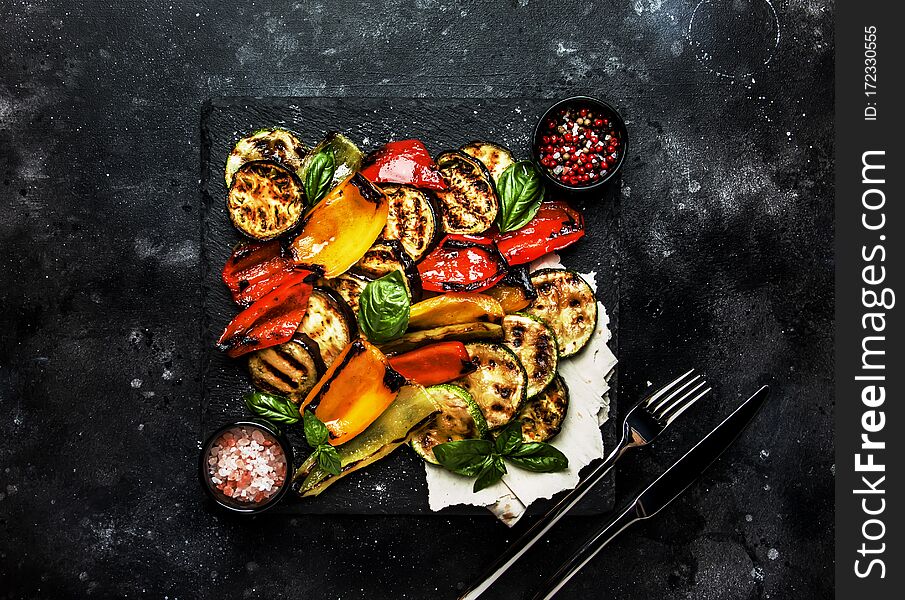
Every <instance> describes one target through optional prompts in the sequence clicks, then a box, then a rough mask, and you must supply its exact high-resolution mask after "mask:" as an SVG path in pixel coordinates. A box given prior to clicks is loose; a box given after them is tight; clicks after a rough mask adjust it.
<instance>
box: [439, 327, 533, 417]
mask: <svg viewBox="0 0 905 600" xmlns="http://www.w3.org/2000/svg"><path fill="white" fill-rule="evenodd" d="M465 348H466V349H467V350H468V355H469V356H470V357H471V359H472V361H473V362H474V363H475V365H476V366H477V370H476V371H474V372H472V373H469V374H468V375H466V376H464V377H462V378H460V379H457V380H455V381H453V382H452V383H453V384H454V385H458V386H461V387H463V388H465V390H466V391H468V392H469V393H471V395H472V396H473V397H474V399H475V402H477V403H478V406H480V407H481V412H482V413H483V414H484V418H485V419H486V420H487V427H488V428H490V429H497V428H499V427H502V426H503V425H505V424H506V423H508V422H509V421H511V420H512V419H513V418H514V417H515V415H516V414H517V413H518V411H519V409H520V408H521V407H522V404H524V402H525V399H526V393H527V390H528V375H527V374H526V373H525V368H524V367H523V366H522V363H521V362H519V359H518V356H516V355H515V352H513V351H512V350H510V349H509V348H507V347H506V346H504V345H503V344H494V343H490V342H469V343H467V344H465Z"/></svg>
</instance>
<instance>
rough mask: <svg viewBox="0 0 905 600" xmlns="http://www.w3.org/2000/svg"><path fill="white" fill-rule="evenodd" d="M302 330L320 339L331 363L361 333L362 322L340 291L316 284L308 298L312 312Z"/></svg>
mask: <svg viewBox="0 0 905 600" xmlns="http://www.w3.org/2000/svg"><path fill="white" fill-rule="evenodd" d="M298 332H299V333H303V334H305V335H307V336H308V337H309V338H311V339H312V340H314V341H315V342H317V345H318V348H320V353H321V358H322V359H323V361H324V364H325V365H327V367H329V366H330V365H332V364H333V361H334V360H336V357H337V356H339V353H340V352H342V351H343V348H345V347H346V346H348V345H349V343H350V342H351V341H352V340H354V339H355V338H357V337H358V323H357V322H356V320H355V314H354V313H353V312H352V310H351V309H350V308H349V306H348V305H347V304H346V302H345V301H344V300H343V299H342V297H341V296H340V295H339V294H337V293H336V292H334V291H333V290H331V289H329V288H322V287H316V288H314V290H312V292H311V298H309V299H308V312H306V313H305V318H304V319H302V324H301V325H299V328H298Z"/></svg>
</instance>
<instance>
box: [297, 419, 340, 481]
mask: <svg viewBox="0 0 905 600" xmlns="http://www.w3.org/2000/svg"><path fill="white" fill-rule="evenodd" d="M304 428H305V441H307V442H308V445H309V446H311V447H312V448H313V449H314V452H312V453H311V455H312V456H313V457H314V458H315V459H316V460H317V466H319V467H320V468H321V469H323V470H324V471H326V472H327V473H330V474H331V475H339V473H340V471H341V470H342V463H341V462H340V460H339V454H338V453H337V452H336V448H334V447H333V446H331V445H330V444H328V443H327V440H328V439H329V438H330V432H329V431H327V426H326V425H324V424H323V423H322V422H321V420H320V419H318V418H317V417H316V416H314V413H313V412H311V411H310V410H306V411H305V416H304Z"/></svg>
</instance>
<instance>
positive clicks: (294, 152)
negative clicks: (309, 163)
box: [224, 129, 308, 188]
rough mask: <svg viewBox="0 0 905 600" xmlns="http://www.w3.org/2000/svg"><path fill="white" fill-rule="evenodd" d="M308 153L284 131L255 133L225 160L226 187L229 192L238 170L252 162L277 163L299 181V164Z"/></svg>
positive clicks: (296, 138) (296, 139)
mask: <svg viewBox="0 0 905 600" xmlns="http://www.w3.org/2000/svg"><path fill="white" fill-rule="evenodd" d="M307 152H308V147H307V146H305V144H303V143H302V142H300V141H299V139H298V137H296V136H295V134H293V133H292V132H290V131H287V130H285V129H261V130H259V131H256V132H254V133H252V134H251V135H250V136H248V137H245V138H242V139H241V140H239V141H238V142H236V145H235V146H234V147H233V149H232V152H230V153H229V156H228V157H227V158H226V168H225V169H224V178H225V180H226V187H227V188H229V187H230V186H231V185H232V183H233V177H234V176H235V174H236V171H238V170H239V167H241V166H242V165H244V164H245V163H248V162H254V161H262V160H263V161H270V162H275V163H279V164H281V165H283V166H285V167H286V168H287V169H289V170H290V171H292V172H293V173H295V174H296V175H297V176H298V177H301V176H302V171H301V166H302V160H303V158H304V156H305V154H307Z"/></svg>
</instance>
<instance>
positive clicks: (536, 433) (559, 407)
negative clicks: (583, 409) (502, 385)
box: [518, 375, 569, 442]
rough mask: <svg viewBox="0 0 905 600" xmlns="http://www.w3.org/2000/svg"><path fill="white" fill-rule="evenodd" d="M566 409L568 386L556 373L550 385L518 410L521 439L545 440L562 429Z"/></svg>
mask: <svg viewBox="0 0 905 600" xmlns="http://www.w3.org/2000/svg"><path fill="white" fill-rule="evenodd" d="M568 409H569V388H568V387H567V386H566V382H565V381H564V380H563V378H562V377H560V376H559V375H557V376H556V377H554V378H553V382H552V383H551V384H550V387H548V388H547V389H545V390H544V391H543V392H541V393H540V394H538V395H537V396H535V397H534V398H531V399H530V400H528V402H526V403H525V406H524V407H522V410H520V411H519V414H518V418H519V419H521V421H522V439H523V440H524V441H526V442H546V441H547V440H549V439H550V438H552V437H553V436H555V435H556V434H557V433H559V430H560V429H562V422H563V419H565V417H566V411H567V410H568Z"/></svg>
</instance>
